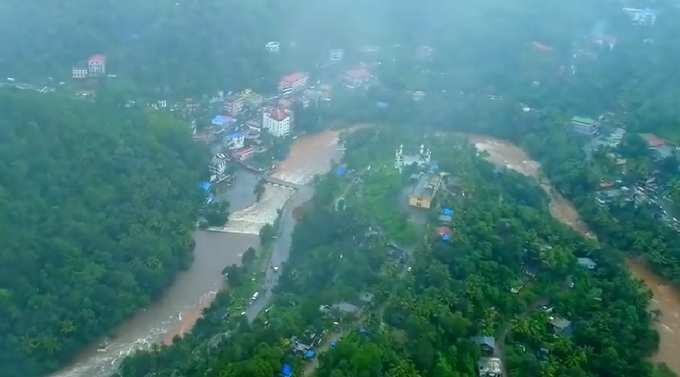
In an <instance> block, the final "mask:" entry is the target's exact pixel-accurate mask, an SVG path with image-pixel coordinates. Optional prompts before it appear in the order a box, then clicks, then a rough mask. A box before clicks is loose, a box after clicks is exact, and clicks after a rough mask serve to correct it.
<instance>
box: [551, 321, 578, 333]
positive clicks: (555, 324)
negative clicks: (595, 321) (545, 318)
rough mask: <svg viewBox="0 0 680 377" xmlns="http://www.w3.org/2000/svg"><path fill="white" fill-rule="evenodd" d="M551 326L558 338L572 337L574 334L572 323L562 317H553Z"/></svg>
mask: <svg viewBox="0 0 680 377" xmlns="http://www.w3.org/2000/svg"><path fill="white" fill-rule="evenodd" d="M550 326H551V327H552V330H553V333H555V335H558V336H571V334H572V332H573V327H572V324H571V321H570V320H568V319H565V318H562V317H551V318H550Z"/></svg>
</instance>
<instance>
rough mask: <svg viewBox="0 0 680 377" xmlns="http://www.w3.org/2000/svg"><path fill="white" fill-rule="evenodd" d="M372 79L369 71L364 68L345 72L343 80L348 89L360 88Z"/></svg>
mask: <svg viewBox="0 0 680 377" xmlns="http://www.w3.org/2000/svg"><path fill="white" fill-rule="evenodd" d="M372 79H373V75H371V71H369V70H368V68H366V67H357V68H353V69H350V70H349V71H347V72H345V76H344V78H343V80H344V82H345V85H346V86H347V87H348V88H350V89H354V88H360V87H362V86H365V85H367V84H368V83H369V82H370V81H371V80H372Z"/></svg>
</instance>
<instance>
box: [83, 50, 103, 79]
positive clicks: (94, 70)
mask: <svg viewBox="0 0 680 377" xmlns="http://www.w3.org/2000/svg"><path fill="white" fill-rule="evenodd" d="M87 70H88V73H89V75H90V77H98V76H104V75H105V74H106V55H103V54H96V55H92V56H90V57H89V58H88V59H87Z"/></svg>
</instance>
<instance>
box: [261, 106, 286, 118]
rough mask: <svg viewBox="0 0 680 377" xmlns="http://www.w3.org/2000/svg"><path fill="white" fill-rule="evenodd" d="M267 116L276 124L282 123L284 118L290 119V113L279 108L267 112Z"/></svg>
mask: <svg viewBox="0 0 680 377" xmlns="http://www.w3.org/2000/svg"><path fill="white" fill-rule="evenodd" d="M266 114H267V116H268V117H269V118H271V119H274V120H275V121H277V122H282V121H284V120H285V119H286V118H288V117H290V112H289V111H288V110H286V109H283V108H281V107H275V108H273V109H271V110H269V111H267V113H266Z"/></svg>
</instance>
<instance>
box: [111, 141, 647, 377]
mask: <svg viewBox="0 0 680 377" xmlns="http://www.w3.org/2000/svg"><path fill="white" fill-rule="evenodd" d="M405 140H406V139H400V138H399V137H395V134H394V131H386V130H385V129H383V130H365V131H360V132H358V133H357V134H355V135H354V136H350V137H349V138H348V139H347V140H346V146H347V156H346V159H345V162H346V163H347V166H348V168H349V169H350V172H352V173H350V174H349V175H348V176H346V177H338V176H335V175H334V174H331V175H328V176H326V177H324V178H323V179H322V180H321V181H320V182H319V183H318V184H317V193H316V196H315V199H314V200H313V202H312V203H311V204H310V205H309V206H307V209H306V211H305V215H304V217H303V219H302V222H301V223H300V224H298V226H297V227H296V230H295V233H294V238H293V247H292V251H291V252H292V254H291V258H290V260H289V262H288V263H287V264H286V266H285V267H284V271H283V274H284V275H283V276H282V280H281V282H280V285H279V288H278V289H277V292H276V295H275V297H274V299H273V302H272V305H271V307H270V309H269V310H267V311H266V312H265V313H263V315H262V316H260V317H259V318H258V319H256V320H255V322H254V323H253V324H252V325H249V324H248V323H247V322H246V321H245V320H239V318H238V316H235V317H233V316H232V315H233V314H234V311H233V309H231V306H232V297H231V295H230V293H229V292H222V293H221V294H220V295H219V296H218V300H217V301H216V302H215V304H214V305H213V306H212V307H211V308H209V309H208V310H207V311H206V312H205V315H204V317H203V319H201V320H200V321H199V323H198V324H197V326H196V328H195V329H194V331H193V332H192V333H191V334H188V335H187V336H185V337H184V338H182V339H176V341H175V343H174V344H173V345H172V346H170V347H156V348H155V349H153V350H151V351H150V352H142V353H140V354H137V355H136V356H134V357H132V358H129V359H127V360H126V361H125V362H124V363H123V365H122V367H121V369H120V371H119V375H120V376H125V377H128V376H148V375H149V374H153V375H155V376H175V375H183V376H188V377H189V376H219V377H227V376H246V375H247V376H252V377H260V376H261V377H270V376H272V375H276V374H277V373H278V372H279V370H280V368H281V366H282V365H283V364H284V363H287V364H289V365H291V366H292V367H293V370H294V373H295V375H311V374H310V373H313V372H316V375H317V376H329V377H330V376H332V377H343V376H365V377H373V376H375V377H379V376H389V377H397V376H408V377H417V376H433V377H473V376H476V375H477V371H476V368H477V366H476V362H477V360H478V359H479V357H480V356H481V354H480V349H479V347H478V346H477V345H476V344H475V343H474V342H473V341H472V339H473V337H474V336H478V335H490V336H495V337H496V341H497V343H498V344H500V343H502V344H503V346H504V347H505V348H506V349H507V351H506V353H507V355H508V358H507V360H506V363H507V364H506V368H507V370H508V372H509V376H517V377H519V376H522V377H526V376H591V375H598V376H612V377H613V376H651V375H652V373H653V368H652V367H651V365H650V364H649V363H648V362H646V361H644V359H645V357H646V356H647V355H649V353H650V352H651V351H652V350H653V349H654V348H655V347H656V342H657V338H656V335H655V334H654V332H653V331H651V330H650V328H649V326H650V321H651V317H650V314H649V313H648V312H647V310H646V307H647V303H648V296H647V294H646V293H645V291H644V289H643V288H642V286H641V285H640V284H639V283H636V282H633V281H632V280H631V279H630V277H629V276H628V275H627V273H626V272H625V269H624V266H623V264H622V258H621V255H620V254H619V253H617V252H616V251H614V250H611V249H608V248H605V247H601V246H597V245H595V244H594V243H592V242H588V241H585V240H583V239H582V238H580V236H578V235H577V234H575V233H574V232H572V231H571V230H569V229H567V228H566V227H564V226H563V225H561V224H558V223H556V222H555V221H554V220H553V219H552V218H550V216H549V214H548V212H547V208H546V198H545V197H544V195H543V193H542V191H541V190H540V189H539V188H538V187H537V186H535V184H533V183H531V182H530V181H528V180H526V179H525V178H524V177H521V176H518V175H516V174H515V173H511V172H507V171H499V170H497V169H495V168H493V167H492V166H491V165H489V164H488V163H486V162H485V161H483V160H481V159H480V158H479V157H478V156H476V155H475V152H474V150H472V149H471V147H469V146H467V145H466V143H465V142H464V141H461V140H457V139H455V138H450V137H447V138H445V139H440V140H438V141H433V140H430V142H433V144H434V146H433V152H434V155H435V158H436V159H437V161H438V162H439V165H440V168H441V169H442V170H443V171H446V172H448V173H450V174H451V175H450V176H449V178H448V180H447V184H446V185H447V188H446V193H444V194H442V196H441V197H440V199H438V203H437V205H436V207H435V208H434V209H433V210H432V211H430V212H429V214H428V215H427V218H428V220H427V221H426V223H425V224H419V223H414V222H412V221H410V220H407V219H408V213H407V212H404V211H403V210H402V209H400V208H401V206H400V205H399V204H398V203H399V200H400V199H399V197H400V192H401V191H402V189H403V188H405V187H406V186H407V185H409V178H408V176H409V173H408V172H405V173H404V174H403V175H402V176H400V175H399V174H395V169H394V168H393V166H392V153H393V145H394V144H393V143H399V142H403V141H405ZM368 165H371V167H372V168H371V169H370V170H367V169H366V167H367V166H368ZM357 179H359V180H360V182H361V183H359V184H356V183H352V182H356V180H357ZM354 184H356V185H357V186H355V188H354V189H353V190H350V191H349V194H346V196H345V198H346V200H347V202H346V203H347V206H346V208H344V209H343V210H337V209H336V208H335V206H334V202H335V198H336V197H337V195H339V194H340V193H342V192H346V193H347V192H348V191H346V188H347V187H348V185H354ZM443 207H450V208H452V209H453V210H454V214H455V217H454V221H453V224H452V225H451V227H452V228H453V229H455V233H454V237H453V238H452V240H451V241H449V242H445V241H442V240H441V239H440V237H437V236H432V232H433V230H434V228H435V227H436V226H437V220H436V218H437V215H438V212H439V209H440V208H443ZM405 231H406V232H407V233H409V234H411V236H409V237H404V232H405ZM397 240H398V242H399V244H401V245H402V246H403V249H401V250H402V251H399V250H400V249H394V248H393V247H392V246H389V245H393V244H394V242H395V241H397ZM584 256H589V257H591V258H593V259H595V260H596V261H597V263H598V267H597V268H596V270H594V271H589V270H586V269H584V268H582V267H580V266H577V264H576V257H584ZM529 272H530V273H529ZM518 286H519V287H520V289H519V293H514V292H513V291H512V290H511V288H512V287H518ZM367 293H370V295H367ZM366 297H370V298H369V299H366ZM337 303H351V304H354V305H356V307H357V308H360V309H359V312H344V313H343V312H337V311H332V310H331V311H328V309H324V308H328V307H331V306H332V305H334V304H337ZM541 304H545V305H550V307H551V309H550V311H551V313H553V315H558V314H559V315H561V316H565V317H567V318H569V319H570V320H571V321H572V323H573V326H574V334H573V335H572V336H561V335H554V334H553V332H552V331H551V330H550V325H549V320H550V318H549V314H547V313H546V312H545V309H543V308H542V307H539V306H540V305H541ZM312 334H316V335H312ZM318 334H321V339H322V340H321V343H320V346H319V348H323V347H324V342H326V343H325V347H327V349H328V351H327V352H325V353H322V354H321V355H320V356H319V357H320V363H319V364H318V369H317V370H316V371H315V370H314V369H313V368H314V367H313V365H315V364H313V363H310V362H309V361H304V360H303V358H302V356H301V355H300V354H297V353H295V352H293V351H292V347H293V345H294V344H295V339H298V340H299V341H302V342H312V341H315V339H317V336H319V335H318ZM293 337H295V338H293ZM329 344H330V346H329ZM310 365H311V367H310ZM309 368H311V369H309Z"/></svg>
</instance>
